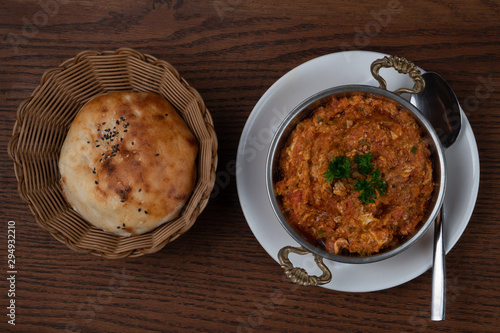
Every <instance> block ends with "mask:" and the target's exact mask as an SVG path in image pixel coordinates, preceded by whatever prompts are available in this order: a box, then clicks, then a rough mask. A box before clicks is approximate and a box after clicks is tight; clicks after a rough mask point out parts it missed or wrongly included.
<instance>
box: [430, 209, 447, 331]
mask: <svg viewBox="0 0 500 333" xmlns="http://www.w3.org/2000/svg"><path fill="white" fill-rule="evenodd" d="M444 256H445V253H444V241H443V210H442V209H441V210H440V211H439V214H438V216H437V218H436V221H435V225H434V265H433V267H432V300H431V320H434V321H439V320H444V318H445V312H446V269H445V261H444Z"/></svg>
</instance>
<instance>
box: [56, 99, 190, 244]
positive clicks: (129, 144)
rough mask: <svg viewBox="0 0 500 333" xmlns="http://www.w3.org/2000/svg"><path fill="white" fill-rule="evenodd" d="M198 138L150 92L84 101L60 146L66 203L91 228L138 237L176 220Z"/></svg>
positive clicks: (187, 189)
mask: <svg viewBox="0 0 500 333" xmlns="http://www.w3.org/2000/svg"><path fill="white" fill-rule="evenodd" d="M197 154H198V141H197V140H196V138H195V137H194V136H193V134H192V133H191V131H190V130H189V128H188V126H187V125H186V123H185V122H184V120H183V119H182V118H181V117H180V116H179V114H178V113H177V112H176V110H175V109H174V107H173V106H172V105H171V104H170V103H169V102H168V101H167V100H165V99H164V98H163V97H161V96H159V95H157V94H153V93H135V92H113V93H109V94H105V95H100V96H97V97H95V98H93V99H92V100H90V101H89V102H88V103H86V104H85V105H84V106H83V107H82V109H81V110H80V112H79V113H78V115H77V116H76V117H75V119H74V121H73V123H72V125H71V128H70V130H69V132H68V134H67V137H66V140H65V141H64V144H63V146H62V148H61V155H60V159H59V170H60V174H61V184H62V187H63V191H64V195H65V197H66V199H67V201H68V202H69V203H70V205H71V206H72V207H73V209H74V210H75V211H77V212H78V213H79V214H80V215H81V216H82V217H83V218H84V219H85V220H87V221H88V222H90V223H91V224H93V225H94V226H96V227H98V228H101V229H103V230H105V231H109V232H112V233H115V234H118V235H120V236H130V235H139V234H143V233H146V232H148V231H151V230H153V229H155V228H156V227H158V226H159V225H161V224H163V223H165V222H167V221H170V220H172V219H174V218H176V217H177V216H178V215H179V213H180V211H181V208H182V207H183V206H184V205H185V204H186V202H187V200H188V199H189V197H190V195H191V192H192V191H193V188H194V185H195V182H196V156H197Z"/></svg>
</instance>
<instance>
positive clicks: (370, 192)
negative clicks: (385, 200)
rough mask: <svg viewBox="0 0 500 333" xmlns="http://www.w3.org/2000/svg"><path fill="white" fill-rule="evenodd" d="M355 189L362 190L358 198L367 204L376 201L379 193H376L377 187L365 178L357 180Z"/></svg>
mask: <svg viewBox="0 0 500 333" xmlns="http://www.w3.org/2000/svg"><path fill="white" fill-rule="evenodd" d="M354 189H355V190H356V191H360V192H361V194H360V195H359V197H358V199H359V201H361V202H362V203H364V204H365V205H367V204H369V203H374V202H375V199H376V198H377V194H376V193H375V189H374V188H373V187H372V186H371V184H370V182H369V181H367V180H365V179H358V180H357V181H356V185H354Z"/></svg>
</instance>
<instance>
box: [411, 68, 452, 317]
mask: <svg viewBox="0 0 500 333" xmlns="http://www.w3.org/2000/svg"><path fill="white" fill-rule="evenodd" d="M422 76H423V78H424V81H425V89H424V90H423V91H422V92H420V93H419V94H416V95H412V97H411V102H412V104H413V105H415V106H416V107H417V108H418V109H419V110H420V111H421V112H422V114H423V115H424V116H425V117H426V118H427V119H428V120H429V122H430V123H431V125H432V127H434V129H435V131H436V134H437V135H438V136H439V140H440V141H441V145H442V146H443V148H445V149H446V148H448V147H450V146H451V145H452V144H453V143H454V142H455V140H456V139H457V137H458V134H459V133H460V128H461V127H462V119H461V115H460V106H459V104H458V99H457V96H456V95H455V92H454V91H453V89H451V87H450V85H449V84H448V82H446V80H445V79H443V78H442V77H441V76H440V75H439V74H437V73H434V72H427V73H424V74H423V75H422ZM443 210H444V206H443V207H442V208H441V211H440V212H439V214H438V217H437V218H436V221H435V225H434V262H433V268H432V300H431V320H435V321H439V320H444V318H445V312H446V270H445V260H444V256H445V249H444V239H443Z"/></svg>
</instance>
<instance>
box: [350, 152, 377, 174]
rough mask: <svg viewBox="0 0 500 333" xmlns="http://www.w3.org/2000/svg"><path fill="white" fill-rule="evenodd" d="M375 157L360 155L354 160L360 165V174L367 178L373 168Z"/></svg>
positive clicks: (367, 154) (368, 154)
mask: <svg viewBox="0 0 500 333" xmlns="http://www.w3.org/2000/svg"><path fill="white" fill-rule="evenodd" d="M372 160H373V155H372V154H370V153H366V154H363V155H358V156H356V157H355V158H354V162H356V164H357V165H358V172H359V173H360V174H362V175H364V176H367V175H368V174H369V173H370V171H371V170H372V168H373V163H372Z"/></svg>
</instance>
